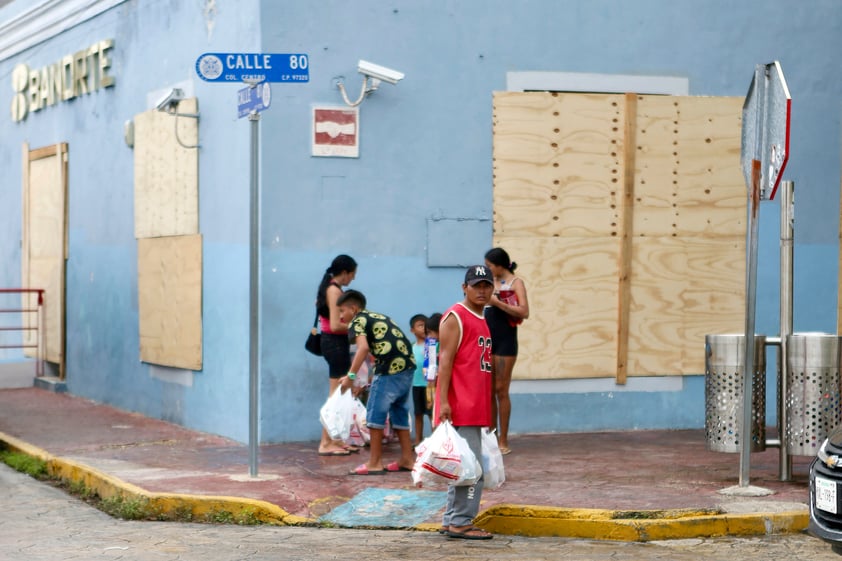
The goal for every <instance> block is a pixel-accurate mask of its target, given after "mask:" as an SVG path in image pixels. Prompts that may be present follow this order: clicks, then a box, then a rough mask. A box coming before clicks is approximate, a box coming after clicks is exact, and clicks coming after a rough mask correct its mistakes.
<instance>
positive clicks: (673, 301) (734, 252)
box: [628, 237, 745, 376]
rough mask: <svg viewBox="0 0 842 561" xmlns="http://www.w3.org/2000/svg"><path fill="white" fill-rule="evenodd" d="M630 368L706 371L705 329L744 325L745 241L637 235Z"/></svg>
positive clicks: (635, 372) (632, 371)
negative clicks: (643, 237)
mask: <svg viewBox="0 0 842 561" xmlns="http://www.w3.org/2000/svg"><path fill="white" fill-rule="evenodd" d="M633 262H634V273H633V280H632V288H631V299H632V302H631V312H630V318H629V330H628V331H629V375H630V376H657V375H665V374H701V373H702V372H704V344H705V335H708V334H711V333H735V332H737V333H739V332H740V330H741V329H742V327H743V326H744V323H743V321H744V309H745V308H744V303H745V300H744V293H745V240H744V239H733V240H726V239H715V240H711V239H707V238H701V237H700V238H681V239H677V238H672V237H659V238H646V239H640V240H637V243H635V245H634V252H633Z"/></svg>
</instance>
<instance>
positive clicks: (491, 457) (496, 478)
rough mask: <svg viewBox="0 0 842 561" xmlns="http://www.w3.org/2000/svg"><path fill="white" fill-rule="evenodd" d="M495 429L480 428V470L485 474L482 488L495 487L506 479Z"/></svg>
mask: <svg viewBox="0 0 842 561" xmlns="http://www.w3.org/2000/svg"><path fill="white" fill-rule="evenodd" d="M494 432H495V431H493V430H492V431H489V430H488V429H487V428H484V429H482V472H483V473H484V474H485V478H484V479H483V488H485V489H496V488H498V487H499V486H500V485H502V484H503V483H504V482H505V481H506V470H505V469H504V468H503V454H501V453H500V447H499V446H498V445H497V436H496V435H495V434H494Z"/></svg>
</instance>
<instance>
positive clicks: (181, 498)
mask: <svg viewBox="0 0 842 561" xmlns="http://www.w3.org/2000/svg"><path fill="white" fill-rule="evenodd" d="M0 442H2V443H5V445H6V447H7V448H10V449H12V450H14V451H16V452H19V453H21V454H26V455H28V456H31V457H34V458H38V459H40V460H43V461H46V462H47V473H49V474H50V475H51V476H52V477H56V478H58V479H62V480H64V481H67V482H71V483H77V484H79V483H81V484H83V485H84V486H85V487H86V488H87V489H90V490H92V491H95V492H96V493H97V495H99V496H100V497H101V498H103V499H109V498H113V497H118V496H119V497H123V498H128V499H143V500H146V501H148V502H149V505H150V506H151V507H152V508H153V509H155V510H156V511H157V512H160V513H161V514H163V515H176V514H183V513H187V512H189V513H190V514H191V515H193V516H196V517H201V516H205V515H209V514H212V513H214V512H220V511H227V512H230V513H231V514H233V515H234V516H238V515H244V514H248V515H250V516H252V517H254V518H255V519H257V520H259V521H260V522H263V523H265V524H275V525H285V524H296V525H301V524H306V523H308V522H310V521H309V520H308V519H307V518H304V517H301V516H293V515H291V514H289V513H288V512H286V511H285V510H284V509H282V508H281V507H279V506H277V505H274V504H272V503H270V502H267V501H262V500H259V499H248V498H243V497H228V496H214V495H189V494H175V493H153V492H149V491H147V490H145V489H143V488H141V487H138V486H137V485H133V484H131V483H128V482H126V481H123V480H122V479H119V478H117V477H114V476H111V475H108V474H107V473H103V472H101V471H99V470H98V469H96V468H93V467H91V466H88V465H85V464H83V463H81V462H77V461H75V460H71V459H69V458H60V457H56V456H53V455H52V454H50V453H48V452H46V451H44V450H42V449H40V448H38V447H36V446H32V445H31V444H28V443H26V442H23V441H22V440H19V439H17V438H14V437H12V436H9V435H7V434H4V433H2V432H0Z"/></svg>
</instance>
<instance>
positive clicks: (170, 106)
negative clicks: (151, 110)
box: [155, 88, 184, 113]
mask: <svg viewBox="0 0 842 561" xmlns="http://www.w3.org/2000/svg"><path fill="white" fill-rule="evenodd" d="M182 99H184V90H182V89H181V88H172V89H170V91H168V92H167V93H165V94H164V95H163V96H162V97H161V99H160V100H158V103H157V104H156V106H155V107H156V108H157V109H158V111H164V112H167V113H171V112H172V111H174V110H175V105H176V104H177V103H178V102H179V101H181V100H182Z"/></svg>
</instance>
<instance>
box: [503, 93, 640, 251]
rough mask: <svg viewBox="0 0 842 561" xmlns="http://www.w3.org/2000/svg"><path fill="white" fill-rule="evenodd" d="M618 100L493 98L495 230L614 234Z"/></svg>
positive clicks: (619, 144)
mask: <svg viewBox="0 0 842 561" xmlns="http://www.w3.org/2000/svg"><path fill="white" fill-rule="evenodd" d="M623 121H624V101H623V96H621V95H619V96H618V95H600V94H593V95H589V94H561V93H531V94H523V93H514V92H497V93H495V94H494V148H493V152H494V153H493V156H494V210H495V214H494V231H495V232H496V234H498V235H500V236H507V237H511V236H575V237H582V236H604V235H616V230H617V198H618V197H619V196H620V195H621V191H622V189H621V186H622V184H623V175H622V172H623V166H622V160H623V125H622V124H623Z"/></svg>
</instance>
